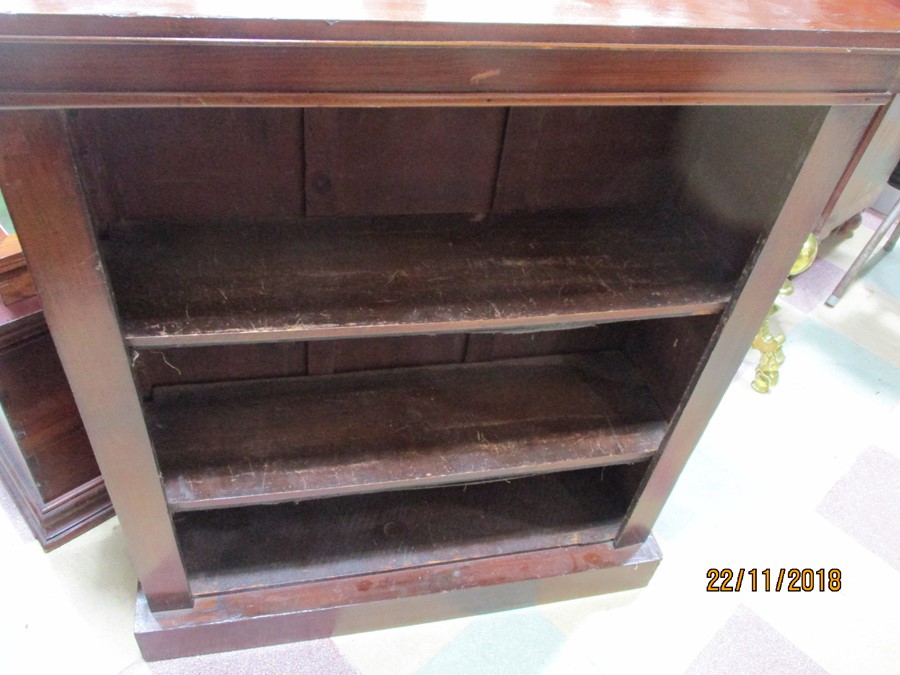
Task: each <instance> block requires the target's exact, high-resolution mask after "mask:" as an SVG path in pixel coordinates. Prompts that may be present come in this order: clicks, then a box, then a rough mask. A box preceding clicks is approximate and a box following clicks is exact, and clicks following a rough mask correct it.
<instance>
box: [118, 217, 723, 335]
mask: <svg viewBox="0 0 900 675" xmlns="http://www.w3.org/2000/svg"><path fill="white" fill-rule="evenodd" d="M101 249H102V251H103V254H104V259H105V261H106V265H107V269H108V272H109V275H110V277H111V279H112V282H113V288H114V289H115V297H116V300H117V304H118V308H119V313H120V316H121V317H122V320H123V327H124V332H125V335H126V339H127V341H128V342H129V343H130V344H131V345H132V346H135V347H161V346H171V345H179V344H217V343H227V342H240V341H251V342H259V341H272V340H289V339H290V340H292V339H316V338H330V337H348V336H360V335H385V334H409V333H435V332H471V331H478V330H488V331H502V330H516V329H536V328H552V327H554V326H556V327H559V326H572V325H578V324H591V323H601V322H605V321H618V320H628V319H644V318H653V317H664V316H682V315H694V314H709V313H714V312H718V311H721V310H722V309H723V308H724V307H725V305H726V303H727V302H728V301H729V300H730V297H731V292H732V290H733V286H734V279H732V278H731V276H732V275H731V274H729V273H728V272H727V271H726V270H725V266H724V265H723V264H722V262H721V260H720V259H719V257H718V254H717V252H716V251H715V249H714V248H713V247H712V246H710V245H709V243H708V242H706V241H705V240H703V239H702V238H701V237H700V236H699V235H698V234H697V233H696V232H690V233H689V232H687V231H686V230H685V229H683V228H681V227H679V226H678V225H676V224H673V223H669V222H660V221H659V220H658V219H656V218H652V217H650V216H649V215H647V214H643V213H638V212H635V211H611V210H604V211H590V212H585V211H579V212H549V213H538V214H527V215H523V214H507V215H502V216H490V217H487V218H485V219H484V220H480V221H477V222H476V220H474V219H473V216H471V215H424V216H399V217H371V218H368V217H359V218H357V217H353V218H350V217H341V218H309V219H304V220H301V221H298V222H295V223H290V224H286V223H281V224H268V225H237V224H232V225H210V224H197V225H192V226H189V227H188V226H177V225H173V224H159V223H153V224H150V223H143V224H119V225H116V226H113V227H111V228H110V233H109V236H108V239H106V240H104V241H102V242H101Z"/></svg>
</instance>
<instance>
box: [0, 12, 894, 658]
mask: <svg viewBox="0 0 900 675" xmlns="http://www.w3.org/2000/svg"><path fill="white" fill-rule="evenodd" d="M37 4H38V5H40V3H37ZM799 4H800V3H798V5H799ZM51 5H52V7H53V11H50V10H49V9H48V11H46V12H41V11H33V12H32V13H30V14H21V15H0V106H2V107H3V108H5V110H4V111H2V112H0V181H2V183H0V187H2V189H3V192H4V194H5V195H6V198H7V201H8V204H9V207H10V210H11V212H12V215H13V217H14V219H15V221H16V223H17V227H18V229H19V232H20V236H21V239H22V243H23V247H24V249H25V253H26V255H27V258H28V262H29V266H30V268H31V270H32V273H33V274H34V277H35V281H36V284H37V287H38V289H39V291H40V294H41V298H42V301H43V303H44V307H45V312H46V317H47V322H48V325H49V327H50V330H51V333H52V336H53V339H54V341H55V342H56V345H57V348H58V350H59V353H60V357H61V359H62V362H63V365H64V367H65V369H66V373H67V375H68V378H69V380H70V382H71V384H72V388H73V391H74V394H75V398H76V401H77V403H78V407H79V410H80V412H81V415H82V418H83V420H84V425H85V428H86V429H87V431H88V434H89V436H90V439H91V442H92V444H93V446H94V449H95V452H96V454H97V459H98V462H99V464H100V467H101V470H102V472H103V476H104V479H105V481H106V484H107V487H108V490H109V493H110V495H111V497H112V500H113V503H114V505H115V508H116V512H117V514H118V516H119V518H120V520H121V524H122V529H123V532H124V533H125V536H126V538H127V541H128V546H129V550H130V553H131V556H132V559H133V561H134V565H135V569H136V570H137V573H138V577H139V579H140V582H141V590H140V592H139V595H138V615H137V623H136V634H137V637H138V640H139V642H140V644H141V648H142V650H143V652H144V655H145V657H146V658H149V659H155V658H167V657H172V656H179V655H185V654H193V653H201V652H209V651H215V650H222V649H235V648H240V647H246V646H252V645H259V644H271V643H276V642H284V641H290V640H297V639H309V638H315V637H322V636H327V635H332V634H336V633H340V632H349V631H357V630H365V629H370V628H377V627H381V626H386V625H396V624H402V623H409V622H416V621H424V620H429V619H433V618H438V617H446V616H453V615H459V614H464V613H471V612H479V611H488V610H491V609H497V608H504V607H514V606H521V605H524V604H529V603H534V602H546V601H551V600H556V599H563V598H571V597H577V596H581V595H586V594H593V593H600V592H609V591H614V590H620V589H625V588H633V587H637V586H641V585H644V584H646V583H647V582H648V580H649V579H650V576H651V575H652V573H653V571H654V569H655V567H656V565H657V563H658V561H659V551H658V549H657V547H656V544H655V542H654V540H653V538H652V536H651V535H650V530H651V527H652V525H653V522H654V521H655V519H656V517H657V515H658V514H659V512H660V509H661V508H662V506H663V503H664V501H665V499H666V497H667V495H668V494H669V491H670V490H671V488H672V486H673V484H674V482H675V480H676V478H677V476H678V474H679V472H680V471H681V469H682V467H683V466H684V464H685V462H686V461H687V458H688V456H689V454H690V452H691V450H692V448H693V446H694V445H695V443H696V441H697V439H698V438H699V436H700V434H701V433H702V431H703V429H704V427H705V425H706V423H707V421H708V420H709V418H710V416H711V415H712V413H713V411H714V409H715V407H716V404H717V403H718V401H719V399H720V397H721V396H722V394H723V393H724V391H725V389H726V388H727V386H728V383H729V381H730V380H731V377H732V376H733V374H734V372H735V370H736V368H737V366H738V364H739V363H740V361H741V359H742V357H743V355H744V354H745V353H746V351H747V349H748V347H749V345H750V342H751V340H752V338H753V335H754V334H755V332H756V330H757V328H758V327H759V325H760V323H761V322H762V320H763V318H764V317H765V316H766V313H767V311H768V309H769V307H770V305H771V302H772V300H773V298H774V297H775V295H776V292H777V290H778V288H779V287H780V285H781V283H782V281H783V280H784V278H785V277H786V275H787V272H788V270H789V268H790V266H791V263H792V262H793V260H794V258H795V256H796V253H797V251H798V250H799V248H800V244H801V243H802V241H803V240H804V238H805V237H806V235H807V234H808V233H809V232H810V231H811V230H812V229H813V228H814V227H815V226H816V225H817V224H818V223H819V221H820V218H821V215H822V212H823V209H824V207H825V206H826V203H827V202H828V200H829V198H830V196H831V195H833V194H834V193H835V191H836V190H837V189H839V186H840V183H841V180H842V176H844V175H845V174H846V172H847V170H848V167H849V166H851V165H852V164H853V162H854V158H858V157H859V156H860V153H861V152H862V149H863V148H864V146H865V144H866V141H867V139H869V138H871V137H872V135H873V130H874V129H876V128H877V126H878V125H879V123H880V120H881V119H882V118H883V116H884V110H885V109H886V106H887V104H888V103H889V102H890V101H891V98H892V95H893V92H895V91H896V89H897V82H898V80H897V74H898V65H900V38H898V32H897V31H898V30H900V16H898V15H897V12H896V11H894V10H895V9H896V6H895V5H894V4H893V3H892V2H891V1H890V0H878V1H875V2H869V3H866V4H865V7H863V8H861V7H860V6H858V4H857V3H851V2H849V0H847V1H844V2H842V1H840V0H833V1H832V2H830V3H824V4H823V3H819V4H817V5H816V7H817V8H812V7H811V6H810V4H809V3H803V7H802V9H791V3H787V2H786V3H784V6H785V7H784V8H785V9H786V10H787V11H785V12H774V10H772V13H771V14H769V13H767V12H768V11H769V10H764V9H761V10H758V12H759V14H753V13H752V12H751V13H749V14H748V10H747V7H746V3H729V2H724V3H723V2H716V3H712V2H706V1H699V0H697V1H694V2H689V3H678V5H679V7H680V8H681V10H680V13H675V14H673V13H672V12H669V11H668V10H667V8H666V7H665V5H666V3H659V2H653V3H651V2H646V3H641V2H624V0H621V1H620V2H613V3H596V4H595V5H584V6H580V8H579V9H571V10H559V9H558V8H557V10H556V11H550V10H549V9H534V8H532V9H528V10H524V9H523V10H522V11H523V12H526V13H525V14H524V15H523V16H513V15H505V14H502V13H501V12H500V11H499V10H496V16H495V15H494V14H491V16H487V17H479V21H480V22H479V23H470V22H468V18H467V17H466V16H464V15H458V16H457V15H453V14H452V12H453V11H454V10H450V9H447V10H445V11H446V12H450V13H448V14H446V15H444V14H439V15H438V14H436V15H434V16H433V17H432V16H431V15H428V16H429V17H430V18H429V19H428V20H425V19H423V18H422V16H423V14H422V12H423V9H424V8H425V5H424V4H423V3H413V2H409V3H406V2H403V3H396V2H395V3H384V4H383V6H382V4H380V3H367V4H366V7H367V9H366V10H365V12H364V13H363V14H359V15H349V16H337V17H328V16H321V17H318V16H293V15H287V14H286V15H284V16H269V17H246V18H242V19H237V18H235V19H228V18H215V17H204V16H199V15H197V12H195V11H194V8H193V6H192V3H190V2H180V3H172V2H169V3H160V4H159V6H157V3H149V4H143V5H141V6H140V7H137V6H136V5H131V4H129V3H125V2H95V3H78V2H74V1H73V2H70V3H58V2H57V3H48V8H49V7H50V6H51ZM540 6H541V7H542V5H540ZM738 6H740V7H738ZM629 8H631V9H634V8H643V9H644V10H647V11H645V12H643V14H642V16H649V17H653V18H651V19H644V20H643V25H631V24H630V23H629V22H628V20H627V17H628V16H630V15H632V14H629V13H628V12H627V11H626V10H628V9H629ZM669 9H671V8H669ZM649 10H653V11H652V12H651V11H649ZM770 10H771V8H770ZM285 11H288V10H285ZM435 11H437V10H435ZM456 11H458V10H456ZM490 11H493V10H490ZM126 14H131V16H125V15H126ZM623 17H626V18H623ZM330 18H334V19H342V20H341V21H325V20H324V19H330ZM709 26H718V27H716V28H710V27H709Z"/></svg>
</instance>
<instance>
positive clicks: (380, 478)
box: [148, 351, 666, 511]
mask: <svg viewBox="0 0 900 675" xmlns="http://www.w3.org/2000/svg"><path fill="white" fill-rule="evenodd" d="M148 417H149V429H150V431H151V435H152V437H153V441H154V445H155V447H156V452H157V456H158V458H159V463H160V468H161V469H162V473H163V479H164V483H165V490H166V496H167V498H168V500H169V504H170V506H171V508H172V509H173V510H174V511H187V510H202V509H209V508H216V507H225V506H238V505H241V506H242V505H250V504H261V503H270V502H284V501H292V500H302V499H316V498H321V497H331V496H337V495H342V494H343V495H346V494H356V493H360V492H375V491H384V490H397V489H405V488H410V487H424V486H434V485H441V484H452V483H472V482H477V481H483V480H488V479H493V478H510V477H513V476H517V475H518V476H521V475H528V474H536V473H547V472H552V471H564V470H568V469H577V468H585V467H595V466H601V465H606V464H617V463H631V462H636V461H640V460H642V459H646V458H648V457H649V456H651V455H652V454H653V453H654V452H655V451H656V450H657V449H658V447H659V443H660V441H661V440H662V437H663V434H664V433H665V429H666V421H665V419H664V416H663V414H662V412H660V410H659V408H658V406H657V405H656V402H655V400H654V399H653V397H652V396H651V394H650V392H649V391H648V390H647V387H646V385H645V384H644V382H643V381H642V379H641V378H640V376H639V375H638V373H637V372H636V369H635V368H634V367H633V366H632V365H631V363H630V362H629V361H628V359H626V358H625V357H624V356H623V355H622V354H621V353H619V352H616V351H603V352H592V353H584V354H567V355H562V356H541V357H534V358H518V359H508V360H502V361H494V362H487V363H467V364H450V365H444V366H425V367H415V368H398V369H392V370H377V371H363V372H356V373H344V374H340V375H326V376H307V377H297V378H283V379H273V380H260V381H256V382H243V383H242V382H226V383H220V384H204V385H179V386H170V387H160V388H158V389H156V390H155V393H154V397H153V401H152V402H150V403H149V404H148Z"/></svg>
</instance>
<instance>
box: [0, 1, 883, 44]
mask: <svg viewBox="0 0 900 675" xmlns="http://www.w3.org/2000/svg"><path fill="white" fill-rule="evenodd" d="M88 19H90V22H88V21H87V20H88ZM267 24H268V25H267ZM271 24H277V26H272V25H271ZM86 29H87V30H88V31H90V32H86ZM0 34H6V35H45V36H54V35H59V36H71V35H79V36H90V35H95V34H96V35H105V36H131V37H136V36H141V37H148V36H157V37H194V38H196V37H242V38H247V39H254V38H258V39H266V38H283V39H291V38H292V39H327V38H335V39H352V38H366V37H369V38H373V37H377V38H381V39H390V38H391V37H395V38H397V39H423V40H431V39H435V40H452V41H468V40H474V41H480V40H491V39H521V40H527V41H536V40H540V39H546V40H548V41H552V42H557V41H561V42H566V41H572V42H582V41H587V42H593V41H600V42H603V41H612V42H626V43H627V42H637V43H646V42H656V43H659V44H666V43H673V44H677V43H688V44H703V43H707V44H730V43H737V44H745V45H751V46H752V45H757V44H758V45H772V44H778V45H783V46H797V47H816V46H837V45H847V46H854V45H858V46H877V47H888V48H897V49H900V0H867V1H866V2H863V3H861V2H859V1H858V0H767V1H765V2H752V3H749V2H746V0H580V1H575V0H536V1H535V2H528V3H522V2H512V1H506V0H501V1H499V2H481V3H474V2H458V0H370V1H367V2H360V1H359V0H333V1H332V2H328V3H285V2H280V1H279V0H258V1H256V2H252V3H248V2H238V1H237V0H151V1H148V2H135V1H133V0H5V1H3V2H0ZM873 34H875V35H877V36H879V37H878V39H877V40H875V41H873V37H874V36H873Z"/></svg>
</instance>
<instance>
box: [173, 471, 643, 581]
mask: <svg viewBox="0 0 900 675" xmlns="http://www.w3.org/2000/svg"><path fill="white" fill-rule="evenodd" d="M646 466H647V463H646V462H641V463H637V464H632V465H617V466H608V467H601V468H595V469H584V470H580V471H568V472H563V473H557V474H551V475H542V476H532V477H526V478H518V479H515V480H503V481H496V482H490V483H481V484H475V485H472V484H468V485H456V486H448V487H440V488H429V489H421V490H403V491H398V492H389V493H373V494H363V495H355V496H348V497H336V498H332V499H323V500H312V501H305V502H300V503H297V504H279V505H274V506H253V507H243V508H234V509H220V510H213V511H196V512H184V513H179V514H176V515H175V519H174V522H175V526H176V531H177V533H178V538H179V543H180V545H181V549H182V553H183V557H184V562H185V566H186V568H187V571H188V575H189V578H190V582H191V588H192V591H193V593H194V595H195V596H204V595H213V594H218V593H229V592H234V591H240V590H244V589H253V588H271V587H277V586H284V585H289V584H297V583H305V582H312V581H321V580H326V579H337V578H340V577H347V576H360V575H367V574H377V573H383V572H388V571H392V570H400V569H410V568H416V567H424V566H428V565H439V564H442V563H447V562H451V561H464V560H473V559H479V558H488V557H496V556H504V555H510V554H515V553H522V552H526V551H537V550H543V549H552V548H560V547H566V546H573V545H583V544H597V543H600V542H605V541H609V540H611V539H612V538H613V537H614V536H615V534H616V532H617V530H618V527H619V525H620V524H621V520H622V518H623V516H624V514H625V510H626V508H627V507H628V504H629V502H630V498H631V496H632V495H633V494H634V490H635V488H636V486H637V484H638V482H639V481H640V479H641V477H642V475H643V473H644V469H645V468H646Z"/></svg>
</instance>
